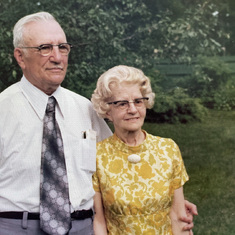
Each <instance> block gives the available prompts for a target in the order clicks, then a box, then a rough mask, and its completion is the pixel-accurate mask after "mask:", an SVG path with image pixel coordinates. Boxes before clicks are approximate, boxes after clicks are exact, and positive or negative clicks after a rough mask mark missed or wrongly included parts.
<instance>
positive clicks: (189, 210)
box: [180, 200, 198, 235]
mask: <svg viewBox="0 0 235 235" xmlns="http://www.w3.org/2000/svg"><path fill="white" fill-rule="evenodd" d="M184 202H185V210H186V214H187V216H186V217H185V216H183V217H181V218H180V219H181V220H182V221H183V222H185V223H187V225H185V226H184V228H183V230H184V231H187V230H189V231H190V235H193V231H192V228H193V227H194V224H193V216H194V215H198V212H197V206H196V205H194V204H193V203H191V202H189V201H187V200H184Z"/></svg>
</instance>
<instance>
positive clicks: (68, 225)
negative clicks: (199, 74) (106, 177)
mask: <svg viewBox="0 0 235 235" xmlns="http://www.w3.org/2000/svg"><path fill="white" fill-rule="evenodd" d="M14 47H15V50H14V56H15V59H16V60H17V62H18V64H19V66H20V67H21V69H22V72H23V77H22V79H21V81H20V82H18V83H16V84H13V85H12V86H10V87H9V88H7V89H6V90H5V91H3V92H2V93H1V94H0V110H1V115H0V234H1V235H21V234H30V235H45V234H53V235H54V234H55V235H63V234H69V235H72V234H79V235H89V234H93V196H94V190H93V186H92V174H93V173H94V172H95V169H96V164H95V157H96V140H98V141H101V140H103V139H104V138H107V137H108V136H110V135H111V134H112V133H111V131H110V129H109V128H108V126H107V125H106V124H105V122H104V121H103V120H102V119H100V118H99V117H98V116H97V115H96V113H95V111H94V110H93V108H92V105H91V103H90V101H89V100H88V99H86V98H84V97H82V96H80V95H78V94H75V93H73V92H71V91H69V90H67V89H64V88H62V87H61V86H60V84H61V83H62V81H63V80H64V78H65V75H66V70H67V65H68V55H69V53H70V50H71V47H72V46H71V44H69V43H68V42H67V40H66V36H65V33H64V31H63V29H62V28H61V26H60V25H59V24H58V22H57V21H56V20H55V19H54V17H53V16H52V15H51V14H49V13H46V12H40V13H36V14H32V15H28V16H25V17H23V18H22V19H20V20H19V21H18V22H17V23H16V25H15V27H14ZM188 208H189V209H190V210H191V211H194V210H195V206H194V205H193V204H190V205H189V206H188ZM193 213H194V212H193ZM188 222H189V226H191V227H192V226H193V224H192V220H191V219H189V220H188Z"/></svg>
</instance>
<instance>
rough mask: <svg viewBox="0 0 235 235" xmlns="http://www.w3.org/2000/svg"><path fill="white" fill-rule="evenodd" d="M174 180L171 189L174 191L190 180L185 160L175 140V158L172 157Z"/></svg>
mask: <svg viewBox="0 0 235 235" xmlns="http://www.w3.org/2000/svg"><path fill="white" fill-rule="evenodd" d="M172 167H173V169H172V170H173V173H172V181H171V190H172V193H173V191H174V190H175V189H178V188H180V187H181V186H183V185H184V184H185V182H186V181H188V180H189V177H188V174H187V172H186V169H185V166H184V162H183V159H182V156H181V152H180V150H179V147H178V145H177V144H176V143H175V142H174V141H173V159H172Z"/></svg>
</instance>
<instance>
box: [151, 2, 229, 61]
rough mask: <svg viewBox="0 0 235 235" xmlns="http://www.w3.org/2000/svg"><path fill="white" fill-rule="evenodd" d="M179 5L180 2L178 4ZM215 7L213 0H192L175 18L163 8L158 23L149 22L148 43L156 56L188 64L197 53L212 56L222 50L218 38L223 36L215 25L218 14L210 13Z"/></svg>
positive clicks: (220, 39)
mask: <svg viewBox="0 0 235 235" xmlns="http://www.w3.org/2000/svg"><path fill="white" fill-rule="evenodd" d="M178 6H179V8H182V5H179V4H178ZM217 9H218V6H216V5H215V4H213V3H208V2H205V3H204V4H199V3H195V4H193V7H192V6H191V7H188V8H184V11H183V12H182V15H178V16H177V17H176V15H175V14H173V11H165V12H164V13H162V14H161V15H158V16H157V17H159V20H158V22H156V21H153V24H152V30H153V32H152V34H151V37H150V39H149V41H150V42H149V43H150V44H153V45H154V46H155V52H156V53H157V56H158V57H160V58H164V59H166V58H168V59H171V60H172V61H177V62H187V63H191V61H192V58H195V57H197V56H198V55H199V54H203V55H205V56H213V55H218V54H221V53H222V52H223V50H224V48H223V45H222V44H221V43H219V41H225V39H226V37H227V35H226V34H225V33H224V32H223V30H222V29H221V28H220V27H219V24H218V17H216V16H213V12H215V11H216V10H217Z"/></svg>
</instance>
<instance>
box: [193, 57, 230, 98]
mask: <svg viewBox="0 0 235 235" xmlns="http://www.w3.org/2000/svg"><path fill="white" fill-rule="evenodd" d="M229 78H230V69H229V68H228V66H227V64H225V63H224V62H223V61H222V60H221V59H220V58H218V57H212V58H208V57H200V56H199V57H198V60H197V62H196V65H195V67H194V71H193V74H192V76H191V81H190V82H189V84H190V87H189V88H188V90H189V94H190V95H191V96H193V97H200V96H210V95H211V94H212V93H213V92H215V91H218V90H219V89H220V88H221V87H223V86H224V85H226V83H227V81H228V80H229Z"/></svg>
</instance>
